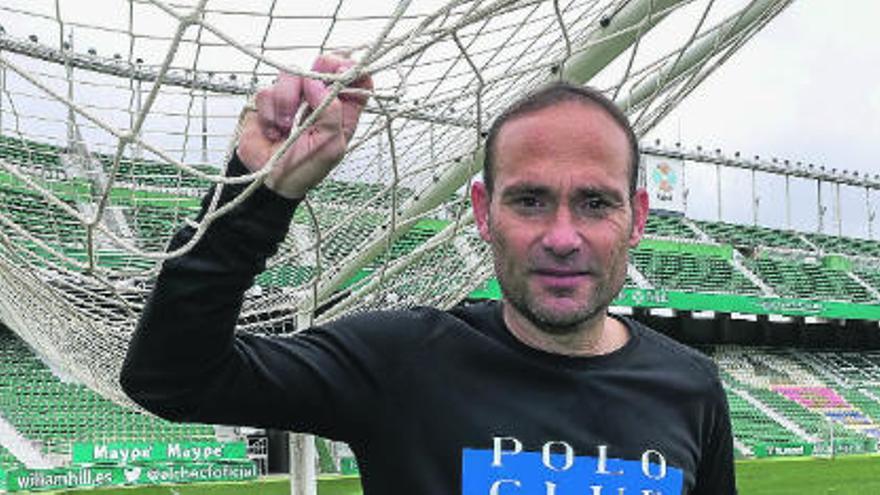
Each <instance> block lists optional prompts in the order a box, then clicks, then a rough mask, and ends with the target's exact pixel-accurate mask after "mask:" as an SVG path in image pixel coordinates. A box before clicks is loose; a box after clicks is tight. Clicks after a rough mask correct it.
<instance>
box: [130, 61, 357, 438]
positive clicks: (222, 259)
mask: <svg viewBox="0 0 880 495" xmlns="http://www.w3.org/2000/svg"><path fill="white" fill-rule="evenodd" d="M351 64H352V63H351V61H348V60H345V59H342V58H339V57H333V56H325V57H321V58H319V59H318V61H317V62H316V63H315V69H316V70H318V71H322V72H344V71H345V70H347V69H348V68H349V67H350V66H351ZM354 85H355V86H358V87H360V88H366V89H369V88H370V87H371V82H370V80H369V78H363V79H360V80H358V81H356V82H355V83H354ZM328 93H329V91H328V89H327V87H326V86H325V85H324V83H322V82H320V81H316V80H309V79H302V78H299V77H296V76H290V75H281V76H280V77H279V78H278V80H277V81H276V83H275V84H274V85H273V86H272V87H270V88H268V89H265V90H263V91H260V92H259V93H258V95H257V98H256V111H252V112H249V113H248V114H247V115H246V116H245V121H244V127H243V131H242V135H241V139H240V141H239V144H238V150H237V153H236V154H235V156H233V158H232V160H231V162H230V163H229V166H228V169H227V173H228V174H229V175H243V174H245V173H247V172H248V171H255V170H258V169H260V168H261V167H263V166H265V164H266V163H267V161H268V159H269V157H271V156H272V154H273V153H274V152H275V151H276V150H277V149H278V148H279V147H280V146H281V145H282V143H283V142H284V141H285V139H286V138H287V136H289V133H290V132H291V130H292V128H293V121H294V120H293V119H294V118H296V115H297V112H298V110H299V109H300V107H301V106H302V107H303V112H304V113H306V114H307V113H308V112H312V111H314V109H315V108H317V107H318V106H319V105H320V104H321V102H322V101H323V99H324V98H325V97H326V96H327V95H328ZM365 102H366V98H365V97H364V96H363V95H362V94H351V93H348V94H341V95H339V96H338V97H337V98H335V99H334V100H333V101H332V102H331V103H330V105H329V106H327V107H326V108H325V110H324V111H323V112H321V113H320V114H319V115H318V116H317V118H316V120H315V123H314V124H313V125H312V126H310V127H309V128H308V129H306V130H305V131H304V132H303V133H302V134H301V135H300V136H299V138H298V139H297V140H296V142H295V143H293V145H292V146H291V147H290V148H289V149H288V151H287V152H286V153H285V154H284V155H283V156H282V158H281V160H280V161H279V162H278V164H277V166H276V168H274V169H273V171H272V173H271V174H270V175H269V176H268V178H267V181H266V183H265V185H264V186H261V187H260V188H259V189H257V190H256V191H255V193H254V194H252V195H251V196H250V197H248V198H247V199H246V200H245V201H243V202H242V203H241V204H239V205H237V206H236V207H235V208H234V209H232V210H231V211H229V212H228V213H227V214H226V215H223V216H221V217H220V218H218V219H217V220H215V221H214V222H213V223H212V224H211V226H210V227H209V228H208V229H207V231H206V232H205V234H204V236H203V237H202V238H201V239H200V241H199V242H198V243H197V244H196V245H195V246H194V247H193V249H192V250H190V251H189V252H188V253H186V254H184V255H182V256H179V257H176V258H173V259H170V260H168V261H166V262H165V263H164V265H163V267H162V271H161V272H160V274H159V276H158V278H157V280H156V286H155V288H154V289H153V292H152V294H151V296H150V298H149V301H148V303H147V305H146V306H145V308H144V312H143V314H142V315H141V319H140V321H139V323H138V326H137V329H136V330H135V333H134V336H133V338H132V341H131V344H130V347H129V351H128V355H127V356H126V360H125V363H124V365H123V369H122V373H121V377H120V383H121V385H122V387H123V389H124V390H125V392H126V393H127V394H128V395H129V396H130V397H131V398H132V399H133V400H135V401H136V402H138V403H139V404H141V405H142V406H144V407H145V408H147V409H149V410H150V411H152V412H154V413H156V414H158V415H160V416H163V417H165V418H168V419H173V420H180V421H192V422H196V421H198V422H205V423H222V424H250V425H260V426H273V427H283V428H296V429H302V430H311V431H315V432H316V433H322V434H325V435H327V436H331V435H332V436H344V432H330V431H327V430H326V428H325V427H326V426H327V425H329V424H330V423H331V422H333V423H334V424H345V422H344V421H337V420H338V418H334V417H333V414H335V413H333V411H334V410H348V409H347V408H343V407H342V406H344V404H340V403H338V401H347V400H358V399H359V397H358V392H359V390H366V389H369V386H364V383H370V382H372V377H369V376H364V374H363V373H362V372H361V371H360V369H359V367H360V366H361V365H362V364H363V363H360V362H359V361H362V360H365V359H366V360H369V359H371V356H370V354H369V352H370V351H369V350H368V349H366V348H363V347H358V345H357V342H354V343H353V342H350V340H352V339H356V337H354V334H344V335H336V334H331V333H329V332H328V331H327V330H324V329H314V330H313V331H310V332H308V333H307V334H306V335H303V336H302V337H297V338H290V339H277V338H271V339H270V338H261V337H256V336H253V335H239V336H236V335H235V324H236V321H237V319H238V315H239V312H240V311H241V306H242V302H243V294H244V291H245V290H247V289H248V288H249V287H250V286H251V285H252V284H253V281H254V277H255V276H256V275H257V274H258V273H260V272H261V271H262V270H263V269H264V268H265V262H266V259H268V258H269V257H270V256H271V255H272V254H274V253H275V252H276V251H277V249H278V246H279V244H280V242H281V241H282V240H283V238H284V236H285V235H286V233H287V230H288V227H289V224H290V221H291V218H292V216H293V211H294V209H295V207H296V205H297V203H298V202H299V199H300V198H302V197H303V196H304V195H305V193H306V192H307V191H308V190H309V189H310V188H311V187H314V186H315V185H316V184H317V183H319V182H320V181H321V180H322V179H323V178H324V177H325V176H326V175H327V174H328V173H329V172H330V171H331V170H332V169H333V167H334V166H335V165H336V164H337V163H338V162H339V161H340V159H341V158H342V155H343V154H344V152H345V149H346V146H347V145H348V142H349V140H350V139H351V136H352V135H353V134H354V131H355V127H356V125H357V121H358V117H359V115H360V112H361V110H362V109H363V106H364V104H365ZM243 189H244V185H233V186H226V187H224V188H223V191H222V195H221V200H220V201H221V203H226V202H228V201H230V200H231V199H232V198H234V197H235V196H236V195H238V194H239V193H240V192H241V191H242V190H243ZM210 198H211V193H209V194H208V195H207V196H206V198H205V200H203V213H202V214H204V211H205V208H206V206H207V204H208V203H209V200H210ZM194 232H195V231H194V230H193V229H192V228H190V227H185V228H183V229H181V230H180V231H179V232H178V233H177V234H176V235H175V236H174V238H173V239H172V241H171V246H170V249H175V248H177V247H179V246H181V245H183V244H185V243H186V242H188V241H189V240H190V239H192V236H193V235H194ZM343 333H344V332H343ZM346 339H348V340H349V341H346ZM348 347H354V348H358V349H361V351H359V353H357V352H356V353H350V352H347V351H344V349H346V348H348ZM346 387H347V388H353V389H354V390H349V391H346V390H340V388H342V389H344V388H346ZM337 408H339V409H337Z"/></svg>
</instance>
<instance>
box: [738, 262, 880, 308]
mask: <svg viewBox="0 0 880 495" xmlns="http://www.w3.org/2000/svg"><path fill="white" fill-rule="evenodd" d="M746 265H747V266H748V267H749V268H750V269H751V270H752V271H753V272H755V273H756V274H758V275H759V276H760V277H761V278H762V279H763V280H764V281H766V282H767V283H768V284H769V285H771V286H772V287H773V289H774V290H775V291H776V293H777V294H779V295H781V296H789V297H799V298H805V299H821V300H826V301H850V302H869V301H876V298H875V297H874V296H873V295H872V294H870V293H869V292H868V291H867V289H865V287H863V286H861V285H859V284H858V283H857V282H855V281H854V280H853V279H852V278H850V277H848V276H847V275H846V274H845V273H844V272H842V271H840V270H832V269H829V268H825V267H824V266H822V265H821V264H819V263H817V262H815V261H807V260H803V261H796V260H791V259H783V258H774V257H769V256H760V257H758V258H756V259H746Z"/></svg>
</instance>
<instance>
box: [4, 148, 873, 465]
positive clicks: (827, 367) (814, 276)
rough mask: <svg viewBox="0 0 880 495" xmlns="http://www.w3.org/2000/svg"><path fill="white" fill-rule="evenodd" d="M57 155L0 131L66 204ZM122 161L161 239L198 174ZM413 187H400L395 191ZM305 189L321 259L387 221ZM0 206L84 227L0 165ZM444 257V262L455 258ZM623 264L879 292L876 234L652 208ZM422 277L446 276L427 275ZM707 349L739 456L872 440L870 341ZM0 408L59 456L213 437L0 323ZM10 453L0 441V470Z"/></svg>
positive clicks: (76, 231)
mask: <svg viewBox="0 0 880 495" xmlns="http://www.w3.org/2000/svg"><path fill="white" fill-rule="evenodd" d="M64 153H65V151H64V150H63V149H61V148H58V147H54V146H51V145H47V144H40V143H36V142H31V141H25V140H22V139H17V138H9V137H2V138H0V158H3V159H6V160H14V161H16V162H17V163H21V164H28V165H29V166H36V167H42V168H43V169H45V170H47V171H50V170H51V171H53V172H52V174H46V175H44V184H46V185H47V187H49V188H52V189H53V191H54V192H56V193H57V195H58V196H59V197H61V198H63V200H64V201H65V202H66V204H67V205H69V206H71V207H72V208H74V209H76V208H78V202H77V198H79V197H82V196H83V195H90V194H91V188H92V185H91V184H89V183H88V182H87V181H84V180H81V179H67V180H65V181H64V182H55V179H63V178H65V177H67V176H68V174H67V172H66V171H65V169H64V166H63V162H64V160H63V159H61V158H60V157H61V156H62V155H64ZM99 159H100V160H101V162H102V163H103V164H104V166H105V167H106V166H109V160H110V157H109V156H106V155H100V156H99ZM120 167H121V168H120V170H119V175H118V184H117V186H118V187H117V188H116V189H115V190H114V200H115V204H117V205H120V206H121V211H122V212H123V213H124V215H125V216H124V218H125V221H126V222H127V223H128V225H129V226H130V228H131V229H133V231H134V232H133V234H132V236H133V237H134V238H135V239H136V240H137V241H138V242H139V243H140V247H142V248H144V249H153V250H158V249H161V248H162V245H161V244H162V242H163V240H164V239H167V238H168V237H169V236H170V235H171V234H172V233H173V232H174V231H175V230H176V229H177V228H179V226H180V225H181V224H182V223H183V221H184V219H185V218H186V217H193V216H195V214H196V213H197V212H198V209H199V197H198V192H197V191H200V190H203V189H204V188H205V185H206V183H205V182H204V181H202V180H201V179H198V178H195V177H192V176H186V177H185V176H183V175H181V174H180V173H179V172H177V171H176V169H174V168H173V167H170V166H168V165H164V164H160V163H157V162H151V161H147V160H131V159H125V160H123V161H122V162H121V163H120ZM204 171H206V172H209V173H215V172H216V171H211V170H208V169H205V170H204ZM134 183H136V184H138V185H139V187H141V186H147V190H146V191H145V190H144V189H143V188H141V189H139V190H138V192H137V193H135V190H134V189H128V187H129V186H130V185H131V184H134ZM62 184H66V186H64V187H62ZM150 188H153V189H150ZM187 188H192V191H188V190H187ZM171 189H173V190H174V192H173V193H172V192H171V191H170V190H171ZM411 194H412V193H411V192H410V191H407V190H401V191H399V194H398V197H397V201H403V200H405V199H406V198H408V197H410V196H411ZM313 197H314V198H315V199H316V200H322V201H323V207H322V208H321V209H318V210H315V214H316V218H315V219H314V220H313V218H312V217H311V214H310V213H309V211H308V210H307V209H306V208H300V209H299V210H297V212H296V215H295V217H294V225H293V227H292V229H295V230H296V229H299V230H297V232H298V233H300V232H301V233H303V238H305V241H302V242H313V241H314V240H310V239H307V238H306V237H307V236H306V234H307V233H308V232H309V229H310V228H311V227H312V224H313V221H316V222H317V223H318V225H319V226H321V229H322V232H326V231H328V230H329V231H330V232H331V241H332V242H328V243H326V244H324V245H323V246H324V248H323V249H322V251H321V253H320V258H321V262H322V263H323V264H324V266H325V267H326V266H328V265H332V263H333V262H334V260H338V259H339V258H340V257H343V256H346V255H347V254H349V253H351V252H352V251H353V250H355V248H356V247H357V246H356V245H354V244H352V243H353V242H355V241H354V240H350V239H358V238H359V237H360V236H358V235H351V233H352V232H351V231H352V230H359V231H364V232H367V231H370V232H372V231H375V230H376V229H381V228H382V227H383V225H385V224H386V223H387V222H388V221H389V219H388V218H386V217H385V216H383V215H382V214H380V213H378V211H379V210H376V212H373V211H371V210H370V209H369V208H366V209H364V210H362V211H361V212H360V213H359V214H358V216H357V218H356V221H355V222H354V223H353V224H349V225H347V226H346V231H345V232H342V231H339V232H334V231H333V230H332V229H333V227H334V226H336V225H340V224H343V222H342V220H343V219H344V218H347V217H349V216H350V215H351V213H352V211H353V210H352V208H351V206H352V205H355V204H362V203H364V202H366V201H369V200H371V199H372V200H373V201H376V202H377V204H378V203H381V205H386V206H387V205H389V204H390V202H391V200H392V199H391V197H390V196H389V195H388V194H387V193H383V191H382V189H381V188H380V187H379V186H377V185H373V184H360V183H356V182H344V181H339V180H330V181H326V182H325V183H324V184H322V186H321V187H320V188H318V189H316V190H315V191H314V192H313ZM373 198H375V199H373ZM0 213H2V214H3V215H5V216H7V217H8V218H9V219H10V220H12V221H13V222H15V223H16V224H17V225H20V226H22V227H23V228H24V229H25V230H27V231H28V232H30V233H31V234H33V235H34V236H36V237H37V238H39V239H41V240H42V241H44V242H46V243H48V244H49V245H51V246H53V247H55V248H58V249H59V250H60V251H62V252H64V253H65V254H66V255H68V256H70V257H71V258H74V259H84V257H85V252H84V250H83V248H82V238H81V237H82V235H83V229H82V226H81V225H80V224H79V223H78V222H77V221H76V220H75V219H73V218H71V217H70V215H68V214H67V213H66V212H64V211H63V210H61V209H60V208H58V207H57V206H56V205H52V204H50V203H48V202H47V201H46V200H45V199H44V198H43V197H42V196H40V195H39V194H35V193H34V192H31V191H28V190H27V189H25V188H23V187H21V185H20V184H19V183H18V182H17V181H16V180H15V179H14V178H13V177H11V176H10V175H9V174H6V173H0ZM47 220H48V221H47ZM448 225H449V222H448V221H446V220H443V219H438V218H423V219H421V220H420V221H419V222H418V223H417V224H416V225H415V227H414V228H412V229H411V230H410V231H409V232H408V233H406V234H405V235H404V236H402V237H400V238H398V239H396V240H394V241H393V242H392V243H390V245H389V246H388V248H387V249H386V251H385V253H384V254H382V255H381V256H380V257H379V258H378V259H376V260H374V261H373V262H372V263H371V264H369V265H367V267H366V268H365V269H364V270H363V271H362V273H360V274H359V275H357V276H355V277H354V279H352V280H351V281H350V282H349V284H351V283H355V282H356V281H357V280H359V279H360V278H361V277H362V276H363V275H364V274H365V273H368V272H369V271H371V270H375V269H377V268H378V267H380V266H382V265H383V264H384V263H385V261H386V260H388V259H391V260H394V259H398V258H401V257H403V256H406V255H407V254H409V253H411V252H412V251H413V250H415V249H417V248H418V247H419V246H420V245H422V244H424V243H425V242H426V241H428V240H429V239H431V237H432V236H434V235H435V234H437V233H438V232H440V231H441V230H443V229H444V228H445V227H446V226H448ZM325 240H326V239H325ZM295 242H296V241H291V240H290V239H288V240H287V241H285V245H284V246H283V248H282V250H281V251H282V252H294V253H295V252H296V249H297V248H298V246H296V245H295ZM448 249H455V248H454V247H453V246H449V247H448ZM448 259H450V260H453V261H451V262H454V260H456V259H458V258H457V257H455V256H449V257H448ZM100 261H101V263H103V264H107V265H108V266H109V265H113V264H120V265H121V264H131V263H132V259H131V257H130V256H128V257H127V256H126V255H121V254H120V255H117V254H114V253H112V252H104V253H101V256H100ZM630 263H631V266H630V267H629V268H630V270H629V273H628V275H627V279H626V287H627V288H629V289H631V290H642V289H650V290H659V291H664V292H675V293H681V294H689V295H709V296H724V297H727V296H730V297H750V298H753V299H755V300H759V299H760V298H766V297H767V296H768V293H769V292H770V291H768V290H767V289H766V288H769V289H770V290H771V291H772V293H773V294H771V295H772V296H773V297H777V298H779V297H781V298H785V297H788V298H797V299H798V300H804V301H807V302H811V303H815V304H820V305H821V304H825V303H828V302H841V303H847V304H852V305H855V306H858V307H863V306H865V307H867V306H873V305H876V304H877V303H878V297H877V296H878V294H880V292H878V289H880V268H878V267H880V243H877V242H875V241H869V240H864V239H845V238H839V237H833V236H828V235H824V234H823V235H820V234H804V233H798V232H794V231H784V230H775V229H771V228H767V227H759V226H744V225H737V224H730V223H723V222H711V221H704V220H692V219H688V218H684V217H681V216H675V215H668V214H667V215H654V216H651V217H650V218H649V221H648V224H647V227H646V238H645V239H644V241H643V242H642V244H641V245H640V246H639V247H638V248H636V249H634V250H632V251H631V258H630ZM126 266H129V265H126ZM315 270H316V265H315V264H314V260H311V261H309V260H306V261H304V260H301V259H298V258H296V257H295V256H294V257H291V258H290V260H289V261H285V262H281V263H278V264H274V265H272V266H271V267H270V268H269V269H268V270H266V271H265V272H264V273H262V274H261V275H259V276H258V277H257V279H256V283H257V285H259V286H260V287H262V288H264V289H265V288H269V289H272V290H276V289H284V288H290V287H301V286H302V285H303V284H304V283H306V282H307V281H309V280H310V279H311V278H312V277H313V275H314V274H315ZM419 283H428V284H434V283H443V281H436V280H428V279H426V280H421V281H420V282H419ZM65 290H75V289H74V288H70V289H65ZM406 290H407V288H406V287H403V288H401V289H399V291H400V292H399V293H400V294H401V295H403V296H405V295H406ZM798 307H799V308H800V307H801V306H798ZM728 311H729V310H728ZM706 351H707V352H708V353H710V354H711V355H712V357H713V359H715V361H716V362H717V363H718V365H719V370H720V373H721V377H722V380H723V382H724V385H725V389H726V393H727V398H728V402H729V404H730V409H731V417H732V420H733V429H734V434H735V438H736V449H737V453H738V455H741V456H753V455H759V453H760V452H762V451H763V450H762V449H764V450H766V449H765V447H766V445H793V444H799V443H804V442H808V443H813V444H815V445H820V444H822V443H823V442H825V441H826V440H827V438H829V436H831V435H833V437H834V438H835V439H836V440H835V441H838V442H849V443H851V444H854V445H866V446H867V447H865V448H864V449H862V450H872V449H876V439H877V438H880V426H878V424H880V423H878V421H880V353H877V352H853V351H840V350H812V351H805V350H796V349H789V348H772V349H771V348H754V347H738V346H730V345H724V346H709V347H707V348H706ZM0 416H2V417H3V418H4V419H6V421H8V422H9V423H10V424H11V425H12V426H13V427H15V428H16V429H17V430H18V431H19V432H20V433H21V435H23V436H24V437H25V438H27V439H29V440H31V441H33V442H34V443H35V444H36V445H38V446H39V449H40V450H41V451H42V452H43V453H44V454H45V455H47V456H48V457H50V458H53V459H56V460H58V462H59V463H63V462H64V459H65V458H66V457H67V456H69V455H70V451H71V445H72V443H73V442H78V441H93V442H94V441H104V442H106V441H135V440H138V441H152V440H169V439H181V438H185V439H194V440H198V439H205V440H207V439H213V438H214V431H213V429H212V428H211V427H209V426H205V425H175V424H171V423H167V422H164V421H161V420H158V419H156V418H153V417H149V416H145V415H142V414H140V413H137V412H133V411H129V410H126V409H123V408H122V407H120V406H117V405H115V404H113V403H111V402H109V401H107V400H106V399H103V398H101V397H100V396H98V395H97V394H95V393H93V392H91V391H90V390H88V389H87V388H85V387H84V386H82V385H79V384H75V383H69V382H67V381H64V380H62V379H61V378H59V377H58V376H56V375H55V374H53V372H52V371H51V370H50V369H49V368H48V367H46V366H45V365H44V364H43V362H42V361H41V360H40V359H39V358H38V357H37V356H35V355H34V353H33V352H32V351H31V350H30V349H29V348H28V347H27V346H26V345H24V344H23V343H22V342H21V341H20V340H19V339H18V338H17V337H16V336H14V335H13V334H12V333H11V332H9V331H7V330H5V329H0ZM871 442H873V443H871ZM324 449H325V450H326V446H324ZM325 457H326V455H325ZM20 465H21V463H20V461H19V460H17V459H15V457H14V456H13V455H12V454H11V453H10V452H9V451H8V450H7V449H4V448H3V447H2V445H0V469H7V470H8V469H11V468H14V467H17V466H20Z"/></svg>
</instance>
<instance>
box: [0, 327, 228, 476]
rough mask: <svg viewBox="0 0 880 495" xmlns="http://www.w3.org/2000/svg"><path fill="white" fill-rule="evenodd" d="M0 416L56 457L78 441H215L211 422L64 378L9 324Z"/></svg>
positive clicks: (1, 358)
mask: <svg viewBox="0 0 880 495" xmlns="http://www.w3.org/2000/svg"><path fill="white" fill-rule="evenodd" d="M0 416H2V417H3V418H4V419H6V421H8V422H9V423H10V424H11V425H13V426H14V427H15V428H16V429H17V430H18V431H19V432H20V433H21V434H22V435H23V436H24V437H26V438H28V439H29V440H31V441H33V442H35V443H36V444H37V445H39V447H40V450H41V451H42V452H43V453H44V454H45V455H46V456H47V457H49V458H51V459H62V460H63V459H69V456H70V453H71V448H72V445H73V443H74V442H111V441H161V440H166V441H167V440H181V439H190V440H213V439H215V435H214V429H213V427H211V426H207V425H189V424H177V423H170V422H167V421H164V420H161V419H158V418H155V417H152V416H147V415H145V414H141V413H138V412H135V411H132V410H129V409H125V408H123V407H121V406H119V405H117V404H114V403H112V402H110V401H108V400H107V399H104V398H103V397H100V396H99V395H97V394H95V393H94V392H92V391H91V390H89V389H88V388H86V387H85V386H83V385H80V384H76V383H70V382H65V381H62V380H61V379H60V378H59V377H58V376H56V375H55V374H53V372H52V371H51V370H50V369H49V368H48V367H47V366H46V365H45V364H44V363H43V362H42V361H41V360H40V359H39V358H38V357H37V356H36V355H35V354H34V353H33V352H32V351H31V350H30V349H29V348H28V347H27V346H26V345H25V344H24V343H23V342H22V341H21V340H20V339H18V338H17V337H16V336H15V335H14V334H13V333H12V332H10V331H9V330H8V329H6V328H4V327H0ZM7 454H8V453H7ZM0 462H3V461H2V458H0Z"/></svg>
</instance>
